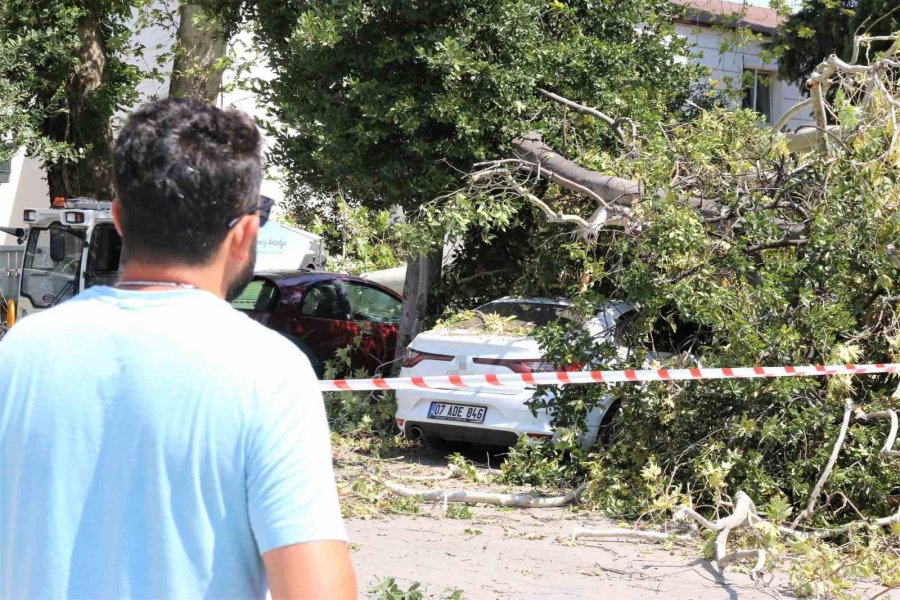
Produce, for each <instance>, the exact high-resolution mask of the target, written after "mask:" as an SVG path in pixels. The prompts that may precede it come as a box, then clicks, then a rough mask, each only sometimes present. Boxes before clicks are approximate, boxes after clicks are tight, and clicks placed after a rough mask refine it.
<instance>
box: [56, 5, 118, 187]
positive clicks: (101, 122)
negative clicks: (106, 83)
mask: <svg viewBox="0 0 900 600" xmlns="http://www.w3.org/2000/svg"><path fill="white" fill-rule="evenodd" d="M78 34H79V36H80V38H81V40H82V44H81V48H80V50H79V52H78V65H77V67H76V69H75V73H74V76H73V77H72V80H71V83H70V85H69V89H68V94H67V97H66V100H65V102H66V107H65V108H66V110H65V111H63V112H61V113H59V114H57V115H55V116H54V117H52V118H49V119H47V120H46V121H45V122H44V133H45V135H48V136H49V137H51V138H53V139H56V140H60V141H67V142H69V143H71V144H72V145H73V146H74V147H75V148H76V149H78V150H82V151H85V154H84V156H83V157H82V158H81V159H80V160H78V161H60V162H57V163H54V164H49V165H46V170H47V183H48V187H49V191H50V200H51V201H52V200H53V198H56V197H59V196H62V197H66V198H71V197H74V196H89V197H92V198H98V199H106V200H108V199H111V198H112V197H113V196H114V195H115V186H114V183H113V172H112V151H111V149H112V129H111V127H110V124H109V116H108V115H106V114H105V113H103V111H102V110H98V109H97V108H96V107H94V106H92V104H91V102H90V100H91V96H92V95H93V94H94V93H95V92H96V91H97V89H98V88H99V87H100V86H101V85H102V83H103V76H104V69H105V67H106V48H105V47H104V42H103V30H102V28H101V25H100V23H99V22H98V21H97V19H96V16H95V15H93V14H89V15H87V16H86V17H85V19H84V21H82V23H81V26H80V27H79V30H78Z"/></svg>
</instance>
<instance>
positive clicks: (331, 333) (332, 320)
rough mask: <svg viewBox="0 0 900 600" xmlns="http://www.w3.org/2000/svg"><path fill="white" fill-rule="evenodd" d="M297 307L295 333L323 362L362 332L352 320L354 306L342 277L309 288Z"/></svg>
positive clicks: (292, 330)
mask: <svg viewBox="0 0 900 600" xmlns="http://www.w3.org/2000/svg"><path fill="white" fill-rule="evenodd" d="M295 310H296V315H295V316H294V318H293V319H292V320H291V335H292V336H294V337H295V338H297V339H298V340H300V341H302V342H303V343H304V344H306V345H307V346H308V347H309V349H310V350H312V352H313V354H315V355H316V357H317V358H318V359H319V361H320V362H321V363H323V364H324V363H325V362H326V361H328V360H331V359H332V358H334V355H335V352H337V350H338V349H339V348H344V347H346V346H349V345H350V344H351V343H353V339H354V338H355V337H356V336H357V335H359V326H358V325H357V324H356V323H354V322H353V321H351V320H350V306H349V304H348V302H347V296H346V294H345V293H344V290H343V286H342V285H341V283H340V281H338V280H331V281H324V282H322V283H316V284H313V285H311V286H309V287H308V288H306V289H305V290H304V292H303V295H302V296H301V298H300V304H299V307H296V309H295Z"/></svg>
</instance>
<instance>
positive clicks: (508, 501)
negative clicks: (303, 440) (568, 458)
mask: <svg viewBox="0 0 900 600" xmlns="http://www.w3.org/2000/svg"><path fill="white" fill-rule="evenodd" d="M370 476H372V477H373V478H374V479H375V480H376V481H378V482H379V483H380V484H381V485H383V486H384V487H386V488H387V489H389V490H390V491H392V492H394V493H395V494H397V495H399V496H404V497H408V498H409V497H411V498H421V499H423V500H434V501H437V502H444V503H445V504H447V503H461V504H491V505H494V506H514V507H517V508H557V507H560V506H567V505H569V504H573V503H575V502H577V501H578V499H579V497H580V496H581V493H582V492H583V491H584V489H585V488H586V487H587V482H584V483H582V484H581V485H580V486H578V487H577V488H575V490H574V491H572V492H569V493H568V494H565V495H563V496H535V495H533V494H502V493H499V492H483V491H468V490H459V491H445V490H422V489H415V488H411V487H407V486H405V485H402V484H400V483H397V482H394V481H390V480H387V479H382V478H380V477H378V476H377V475H374V474H371V473H370Z"/></svg>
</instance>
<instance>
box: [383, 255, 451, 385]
mask: <svg viewBox="0 0 900 600" xmlns="http://www.w3.org/2000/svg"><path fill="white" fill-rule="evenodd" d="M443 257H444V253H443V249H441V248H438V249H437V250H434V251H432V252H430V253H429V254H422V255H419V256H417V257H416V258H414V259H412V260H410V261H409V262H408V263H406V280H405V281H404V283H403V314H402V315H401V316H400V334H399V335H398V336H397V350H396V352H395V354H394V359H395V362H394V367H393V369H392V371H393V372H394V373H396V372H397V371H399V369H400V360H399V359H401V358H402V357H403V355H404V353H405V352H406V348H407V346H409V344H410V343H411V342H412V341H413V338H414V337H416V334H418V333H419V331H421V329H422V320H423V319H424V317H425V316H426V315H427V314H428V298H429V295H430V293H431V290H432V288H433V287H434V285H435V284H436V283H437V282H438V281H440V278H441V263H442V261H443Z"/></svg>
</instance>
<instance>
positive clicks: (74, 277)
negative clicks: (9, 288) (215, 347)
mask: <svg viewBox="0 0 900 600" xmlns="http://www.w3.org/2000/svg"><path fill="white" fill-rule="evenodd" d="M23 217H24V221H25V223H26V224H27V226H28V227H27V228H25V229H11V228H6V227H0V230H2V231H4V232H6V233H9V234H12V235H15V236H16V237H17V238H18V239H19V243H20V244H24V245H25V255H24V259H23V261H22V269H21V277H20V280H19V287H18V290H17V294H15V295H16V296H18V298H15V300H16V305H15V317H16V319H21V318H22V317H26V316H28V315H29V314H32V313H34V312H38V311H41V310H44V309H47V308H50V307H51V306H55V305H57V304H59V303H60V302H63V301H65V300H68V299H69V298H71V297H72V296H74V295H75V294H78V293H79V292H82V291H84V290H86V289H88V288H89V287H92V286H95V285H110V286H112V285H115V284H116V283H117V282H118V281H119V276H120V274H121V267H122V256H123V253H122V238H120V237H119V234H118V232H117V231H116V228H115V225H114V224H113V219H112V202H108V201H101V200H93V199H91V198H72V199H63V198H57V199H55V200H54V201H53V206H52V207H49V208H35V209H28V210H26V211H25V213H24V215H23ZM324 264H325V252H324V250H323V245H322V239H321V237H319V236H317V235H315V234H312V233H309V232H307V231H303V230H300V229H295V228H293V227H290V226H287V225H284V224H282V223H276V222H273V221H269V223H267V224H266V226H265V227H263V228H262V229H261V230H260V234H259V240H258V242H257V262H256V265H255V270H262V269H273V268H280V269H285V268H291V269H297V268H306V269H312V270H314V269H321V268H322V267H323V266H324ZM7 318H8V317H7ZM12 321H14V320H8V323H11V322H12Z"/></svg>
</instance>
